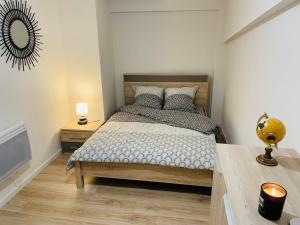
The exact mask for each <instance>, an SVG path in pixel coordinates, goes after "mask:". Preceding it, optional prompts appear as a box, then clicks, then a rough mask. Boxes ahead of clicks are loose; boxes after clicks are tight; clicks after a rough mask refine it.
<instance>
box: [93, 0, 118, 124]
mask: <svg viewBox="0 0 300 225" xmlns="http://www.w3.org/2000/svg"><path fill="white" fill-rule="evenodd" d="M109 1H110V0H96V11H97V25H98V42H99V54H100V64H101V80H102V92H103V109H104V117H105V119H108V118H109V116H111V115H112V113H113V112H114V111H115V109H116V91H115V90H116V86H115V74H114V57H113V41H112V39H113V38H112V21H111V15H110V5H109Z"/></svg>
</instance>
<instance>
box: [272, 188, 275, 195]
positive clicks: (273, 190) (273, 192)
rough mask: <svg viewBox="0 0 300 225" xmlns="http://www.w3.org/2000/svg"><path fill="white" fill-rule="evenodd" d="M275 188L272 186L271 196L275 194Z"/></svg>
mask: <svg viewBox="0 0 300 225" xmlns="http://www.w3.org/2000/svg"><path fill="white" fill-rule="evenodd" d="M275 194H276V189H275V188H272V196H276V195H275Z"/></svg>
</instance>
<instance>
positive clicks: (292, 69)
mask: <svg viewBox="0 0 300 225" xmlns="http://www.w3.org/2000/svg"><path fill="white" fill-rule="evenodd" d="M229 7H230V5H229ZM236 19H237V20H238V19H240V18H239V17H236ZM241 19H242V18H241ZM298 21H300V5H298V6H296V7H294V8H292V9H290V10H289V11H286V12H285V13H283V14H281V15H278V16H277V17H276V18H273V19H272V20H270V21H268V22H267V23H265V24H262V25H261V26H259V27H257V28H256V29H254V30H252V31H250V32H248V33H246V34H244V35H243V36H240V37H239V38H238V39H236V40H234V41H232V42H230V43H229V44H228V46H227V47H228V55H227V60H228V61H227V70H226V96H225V109H224V125H225V128H226V134H227V136H228V137H229V139H230V141H231V142H232V143H237V144H250V145H263V144H262V143H261V142H260V141H259V140H258V138H257V137H256V134H255V125H256V121H257V119H258V117H259V116H260V115H261V114H262V113H263V112H268V113H269V114H270V116H274V117H277V118H279V119H280V120H282V121H283V122H284V123H285V125H286V127H287V136H286V138H285V139H284V141H283V142H282V143H281V144H280V146H286V147H292V148H296V149H298V150H299V147H298V140H299V132H298V126H299V124H300V119H299V114H300V107H299V104H298V99H299V97H300V89H299V83H300V77H299V74H300V65H299V59H300V45H299V40H300V30H299V27H298Z"/></svg>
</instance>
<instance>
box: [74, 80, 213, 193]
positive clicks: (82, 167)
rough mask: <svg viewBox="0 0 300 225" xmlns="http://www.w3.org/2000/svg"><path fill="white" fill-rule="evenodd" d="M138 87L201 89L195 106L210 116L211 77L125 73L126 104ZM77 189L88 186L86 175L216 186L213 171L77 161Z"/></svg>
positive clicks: (129, 101)
mask: <svg viewBox="0 0 300 225" xmlns="http://www.w3.org/2000/svg"><path fill="white" fill-rule="evenodd" d="M134 85H144V86H158V87H188V86H198V87H199V89H198V91H197V93H196V97H195V105H197V106H202V107H203V108H204V109H205V110H206V112H207V114H208V115H210V103H211V93H210V88H211V84H210V78H209V76H207V75H157V74H125V75H124V98H125V104H131V103H132V102H133V97H134V90H133V86H134ZM75 169H76V183H77V188H78V189H82V188H83V187H84V176H94V177H105V178H117V179H128V180H139V181H152V182H161V183H172V184H184V185H193V186H203V187H211V186H212V177H213V172H212V171H210V170H199V169H186V168H179V167H170V166H160V165H151V164H126V163H97V162H80V161H77V162H75Z"/></svg>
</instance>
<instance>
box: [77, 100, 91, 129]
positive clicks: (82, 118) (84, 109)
mask: <svg viewBox="0 0 300 225" xmlns="http://www.w3.org/2000/svg"><path fill="white" fill-rule="evenodd" d="M88 111H89V110H88V105H87V103H84V102H81V103H77V104H76V114H77V116H79V119H78V124H79V125H85V124H87V123H88V120H87V118H86V115H87V114H88Z"/></svg>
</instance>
